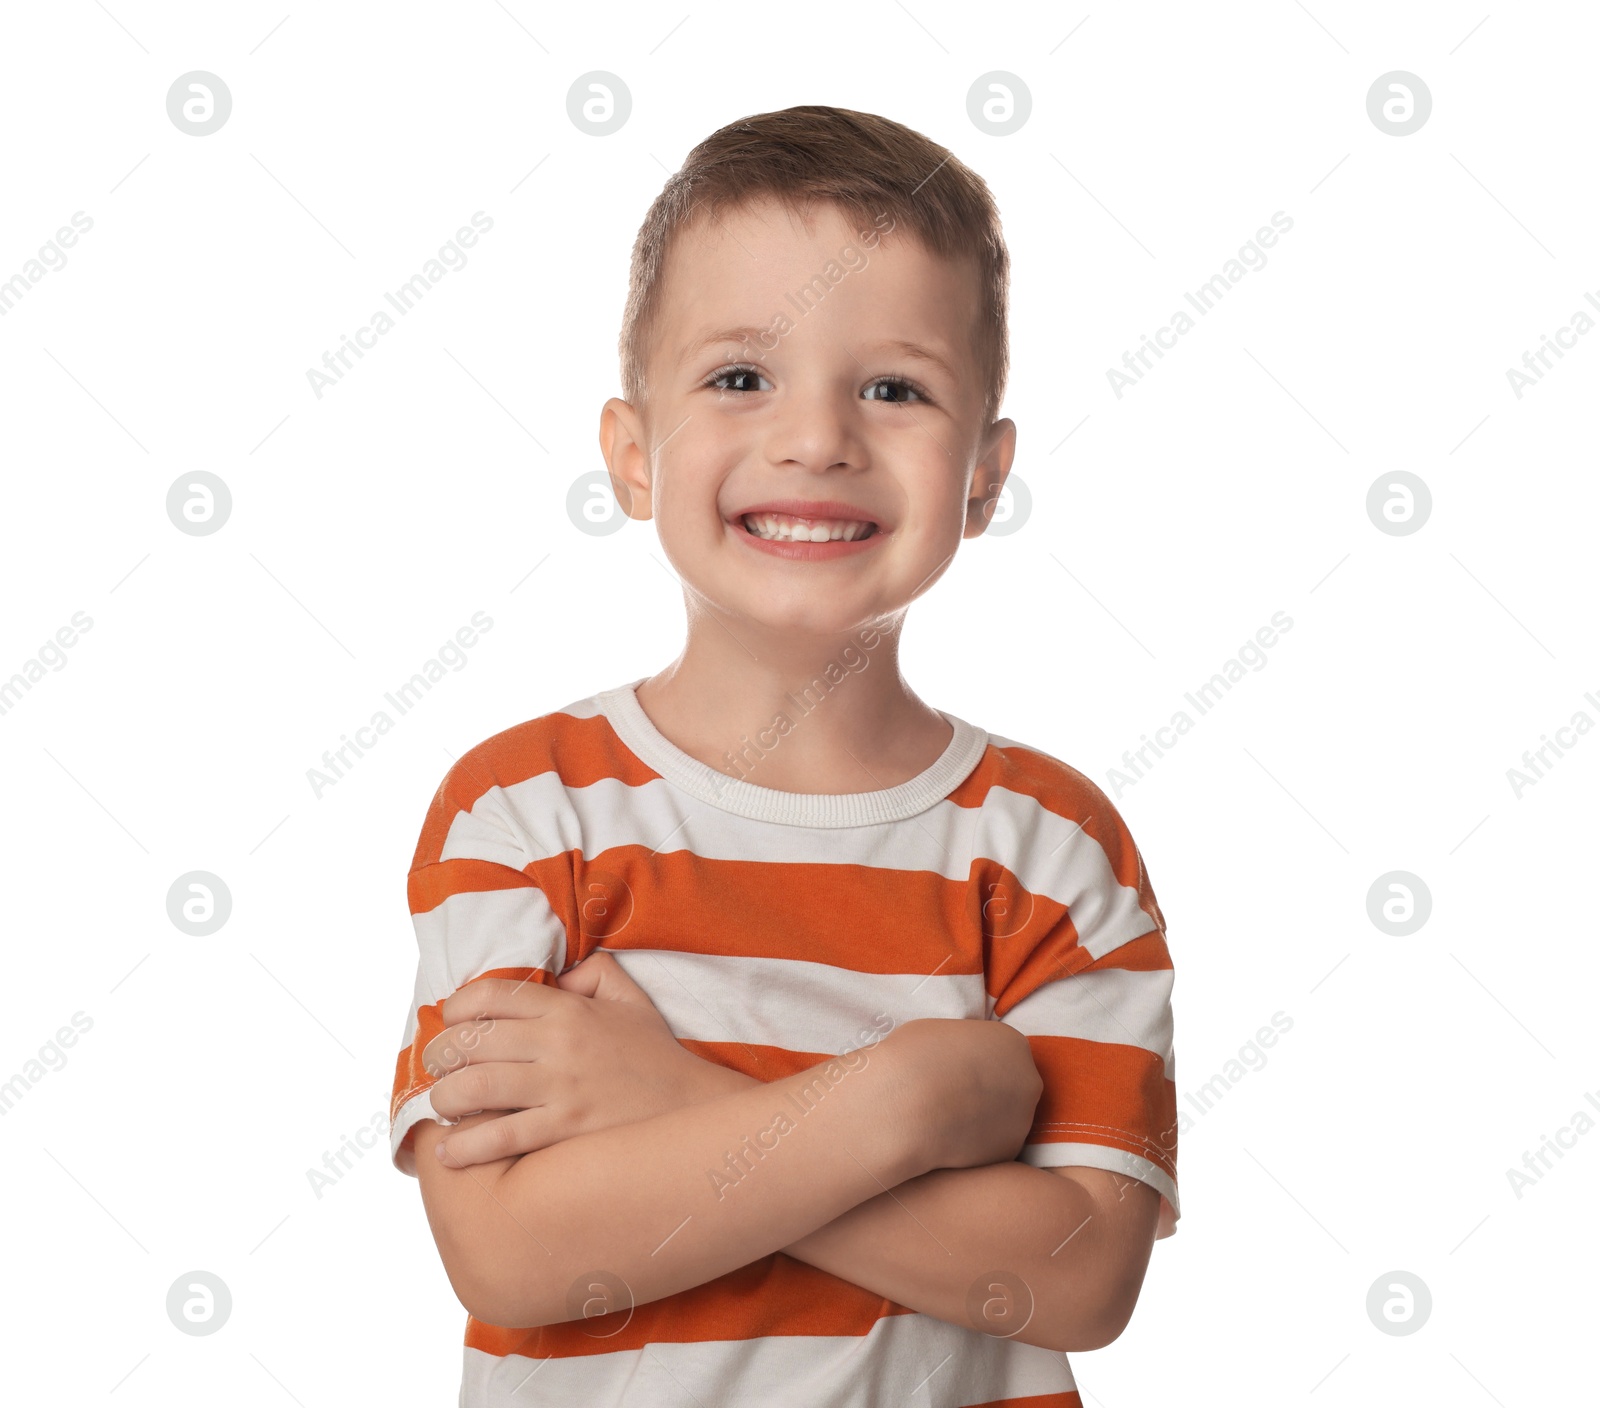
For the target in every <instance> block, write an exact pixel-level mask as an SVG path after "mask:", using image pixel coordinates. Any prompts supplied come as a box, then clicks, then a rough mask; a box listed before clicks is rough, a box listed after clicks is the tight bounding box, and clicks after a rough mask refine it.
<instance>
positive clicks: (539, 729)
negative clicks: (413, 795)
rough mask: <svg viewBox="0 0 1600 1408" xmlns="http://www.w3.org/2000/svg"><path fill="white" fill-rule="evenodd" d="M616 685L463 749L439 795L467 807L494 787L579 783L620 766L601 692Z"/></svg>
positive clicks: (613, 690) (610, 691)
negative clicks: (543, 780)
mask: <svg viewBox="0 0 1600 1408" xmlns="http://www.w3.org/2000/svg"><path fill="white" fill-rule="evenodd" d="M619 688H627V686H615V687H612V688H608V689H603V690H596V691H595V692H594V693H593V694H587V695H585V696H583V697H582V698H581V699H574V700H572V701H571V702H570V703H567V704H563V705H562V706H561V707H560V708H557V709H551V710H549V711H548V712H547V713H543V714H540V715H538V716H537V717H535V718H531V719H525V720H524V721H523V722H521V723H518V724H512V725H511V727H510V728H505V729H502V730H501V731H500V732H499V733H495V734H491V735H490V736H489V737H488V738H485V739H484V740H483V741H482V742H480V743H476V744H474V745H473V746H472V747H471V748H469V749H467V751H466V752H465V753H463V754H462V755H461V756H460V757H459V758H458V759H456V761H455V763H454V764H453V765H452V766H451V768H450V770H449V771H448V772H447V773H446V774H445V776H444V780H443V781H442V782H441V783H440V784H439V799H440V800H441V801H447V802H449V803H450V804H452V805H454V806H456V807H459V808H462V809H464V810H470V809H471V807H472V804H473V802H474V801H475V800H476V799H477V798H478V797H481V796H482V795H483V794H484V793H485V792H489V791H491V790H494V789H496V788H498V789H501V790H510V789H512V788H516V787H519V786H521V785H522V784H524V783H528V782H530V781H533V780H535V779H538V778H543V777H549V778H550V779H551V780H553V781H557V782H559V783H560V784H561V785H562V786H566V787H582V786H585V785H587V783H589V782H593V781H596V780H598V779H599V778H603V777H617V776H619V775H620V774H621V773H622V772H623V771H625V769H626V765H627V764H626V754H625V751H624V750H622V749H620V748H619V747H618V746H617V738H616V733H615V731H614V730H613V729H612V727H611V724H610V722H609V720H608V719H607V717H606V713H605V707H604V706H605V701H606V698H607V696H610V695H614V694H615V693H616V692H617V690H618V689H619Z"/></svg>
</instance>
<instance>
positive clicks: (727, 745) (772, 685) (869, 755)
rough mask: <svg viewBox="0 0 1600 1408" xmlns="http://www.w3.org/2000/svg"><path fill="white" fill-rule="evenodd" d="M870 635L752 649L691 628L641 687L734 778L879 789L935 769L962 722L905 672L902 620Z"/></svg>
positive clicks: (703, 758) (670, 734) (675, 736)
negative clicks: (834, 643) (924, 696)
mask: <svg viewBox="0 0 1600 1408" xmlns="http://www.w3.org/2000/svg"><path fill="white" fill-rule="evenodd" d="M715 629H717V630H718V631H719V633H722V632H721V628H720V627H715ZM866 639H868V640H871V641H873V644H872V645H871V647H870V648H866V647H864V646H863V645H862V644H861V637H860V636H853V637H846V638H843V639H842V640H841V641H840V642H839V643H838V648H837V649H834V650H831V651H828V650H824V651H822V652H818V651H817V649H816V648H815V646H816V642H815V641H814V640H813V641H809V642H797V641H794V640H791V641H789V642H787V643H782V644H779V645H777V646H774V647H771V648H769V650H768V651H767V653H766V654H765V655H764V656H763V658H761V659H753V658H752V656H751V653H750V651H749V650H748V649H747V648H746V647H745V646H744V645H741V644H740V643H739V642H738V641H736V640H734V639H733V638H732V637H731V636H727V637H726V639H725V641H724V643H723V644H722V645H718V644H717V643H715V642H713V641H711V640H710V638H709V637H707V636H705V635H704V634H703V633H702V634H701V635H700V636H699V637H698V639H696V638H695V637H694V636H693V635H691V639H690V643H689V645H688V646H686V647H685V649H684V652H683V654H682V655H680V656H679V657H678V659H676V660H675V661H673V663H672V664H670V665H669V666H667V667H666V669H664V670H662V671H660V672H659V673H657V674H655V675H653V676H651V677H650V678H649V679H647V680H645V681H644V682H643V683H642V684H640V685H639V687H638V689H637V691H636V695H637V698H638V700H639V704H640V707H641V708H643V710H644V712H645V715H646V716H647V717H648V718H649V720H650V722H651V723H652V724H654V725H655V727H656V730H657V732H659V733H660V734H661V735H662V736H663V737H665V738H666V739H667V740H668V742H670V743H672V744H674V745H675V746H676V747H678V748H680V749H682V750H683V751H684V752H685V753H687V754H688V755H689V756H690V757H692V758H694V759H696V760H697V761H699V762H702V763H705V764H706V765H707V766H708V767H711V768H715V769H716V770H717V771H718V772H719V773H721V774H723V776H725V777H731V778H735V779H737V780H739V781H742V782H748V783H750V784H751V785H753V786H756V787H768V788H772V789H774V790H776V791H779V792H803V793H841V792H878V791H882V790H884V789H885V788H889V787H897V786H899V785H900V784H901V783H903V782H908V781H910V780H911V779H912V778H914V777H916V776H917V775H918V774H919V773H922V772H925V771H927V769H928V768H930V767H931V766H932V765H933V764H934V763H935V762H936V761H937V760H938V758H939V755H940V754H941V753H943V752H944V750H945V748H946V747H947V746H948V745H949V743H950V740H951V738H952V736H953V734H954V730H953V729H952V728H951V726H950V725H949V723H947V722H946V721H945V719H944V717H943V716H942V715H941V714H940V713H939V712H938V711H937V710H936V709H932V708H930V707H929V706H928V705H926V704H924V703H923V702H922V700H920V699H918V698H917V696H916V695H915V694H913V693H912V691H911V687H910V686H909V685H908V684H907V683H906V681H905V680H904V678H902V676H901V674H900V668H899V643H900V642H899V633H898V630H896V631H895V632H894V633H892V634H890V633H887V632H882V631H880V632H878V633H877V634H876V635H873V634H872V633H870V632H869V633H867V634H866ZM780 715H781V716H782V717H783V719H786V720H787V723H784V722H781V721H779V716H780Z"/></svg>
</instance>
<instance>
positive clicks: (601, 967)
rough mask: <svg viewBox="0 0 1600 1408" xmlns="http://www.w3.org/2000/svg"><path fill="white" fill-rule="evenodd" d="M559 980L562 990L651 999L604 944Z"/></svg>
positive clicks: (618, 998)
mask: <svg viewBox="0 0 1600 1408" xmlns="http://www.w3.org/2000/svg"><path fill="white" fill-rule="evenodd" d="M556 983H557V985H558V986H559V987H560V988H561V989H562V991H564V992H571V993H576V994H578V996H580V997H593V998H599V999H601V1000H603V1001H612V1002H644V1003H648V1002H650V998H649V995H648V994H647V993H646V992H645V990H644V989H643V988H642V987H640V986H639V985H638V983H636V982H634V980H633V979H632V978H630V977H629V976H628V974H627V972H626V971H625V970H624V969H623V966H622V965H621V964H620V963H618V962H617V960H616V959H615V958H614V957H612V955H611V954H610V953H608V952H607V951H606V950H605V949H603V948H597V949H596V950H595V951H594V952H593V953H591V954H590V955H589V956H588V957H587V958H586V959H584V960H583V962H582V963H580V964H578V965H577V967H575V968H569V969H568V970H567V971H566V972H565V973H563V974H562V975H561V976H560V977H559V978H557V979H556ZM651 1005H654V1004H651Z"/></svg>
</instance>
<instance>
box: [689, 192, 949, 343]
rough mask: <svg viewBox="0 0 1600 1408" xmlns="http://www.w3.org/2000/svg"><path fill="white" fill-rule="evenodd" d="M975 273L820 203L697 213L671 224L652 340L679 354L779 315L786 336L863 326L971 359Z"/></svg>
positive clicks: (769, 203)
mask: <svg viewBox="0 0 1600 1408" xmlns="http://www.w3.org/2000/svg"><path fill="white" fill-rule="evenodd" d="M883 223H884V224H888V220H887V218H885V219H884V221H883ZM863 236H865V238H863ZM869 241H871V243H869ZM976 274H977V267H976V261H974V260H961V261H952V260H949V259H945V258H943V257H941V256H939V255H936V254H934V253H932V252H931V251H929V250H928V249H927V248H926V247H925V246H924V245H923V244H922V242H921V241H920V240H918V239H917V238H916V237H915V236H914V235H912V234H911V233H910V232H909V231H908V230H901V229H896V230H891V232H890V233H888V234H884V233H883V230H882V228H881V227H877V226H874V224H873V222H872V221H870V220H866V219H863V218H861V217H859V216H857V215H854V214H851V213H850V212H848V211H845V210H842V209H841V208H840V207H838V206H836V205H833V204H831V203H828V202H825V201H818V202H816V203H815V204H814V205H812V206H811V208H810V209H809V210H808V211H807V212H806V214H805V215H804V216H802V215H801V214H800V213H799V212H797V211H793V210H791V209H789V208H788V207H787V206H786V205H784V204H783V203H781V202H778V201H774V200H763V201H759V202H754V203H751V204H746V205H740V206H737V207H729V208H726V209H723V210H719V211H716V212H715V213H714V214H713V213H710V212H705V213H702V214H700V215H698V216H697V217H695V219H694V220H693V221H692V222H691V223H690V224H689V225H687V226H685V227H684V228H682V229H681V230H679V232H678V234H677V236H676V238H675V239H674V241H673V243H672V247H671V250H670V252H669V255H668V259H667V263H666V267H665V269H664V270H663V288H662V291H661V294H662V296H661V305H660V317H661V324H660V325H661V328H662V333H663V336H662V338H661V345H662V346H663V347H664V348H665V349H669V350H670V352H671V354H672V355H674V356H677V355H679V354H681V353H683V352H684V351H685V350H687V349H688V348H690V347H692V346H694V345H695V344H697V343H698V342H700V341H701V340H702V339H704V338H705V337H706V336H707V335H709V334H712V333H714V332H716V331H717V330H719V329H725V328H735V327H758V328H768V327H771V326H772V324H773V323H774V321H775V320H777V319H778V318H779V317H787V318H788V319H789V320H790V321H791V322H792V323H793V324H794V329H795V332H794V334H793V335H796V336H798V335H799V334H800V333H801V332H803V331H806V330H807V329H808V325H809V327H810V329H811V330H814V331H815V332H817V333H819V334H831V335H838V334H841V333H843V332H845V331H850V332H852V333H854V334H859V333H861V332H862V331H864V330H866V329H868V328H870V329H873V330H875V331H881V334H882V335H883V336H885V337H889V338H902V339H905V340H907V341H917V342H932V343H939V344H943V345H944V347H946V348H947V349H949V350H950V352H951V353H952V354H959V355H961V356H970V354H971V343H972V336H973V329H974V328H975V326H976V321H977V317H978V314H979V297H978V286H977V277H976ZM801 295H805V297H803V298H802V297H801ZM819 295H820V296H819ZM807 308H809V311H803V310H806V309H807Z"/></svg>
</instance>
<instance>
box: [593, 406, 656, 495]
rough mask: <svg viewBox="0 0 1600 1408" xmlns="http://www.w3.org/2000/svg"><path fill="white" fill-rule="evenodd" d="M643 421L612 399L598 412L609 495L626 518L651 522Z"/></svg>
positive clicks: (629, 409)
mask: <svg viewBox="0 0 1600 1408" xmlns="http://www.w3.org/2000/svg"><path fill="white" fill-rule="evenodd" d="M648 443H649V440H648V433H647V430H646V427H645V424H644V421H643V419H642V418H641V417H640V415H639V413H638V412H637V411H636V410H634V408H633V407H632V406H630V405H629V404H628V403H627V402H626V401H624V400H621V399H620V398H619V397H616V396H613V397H612V398H611V399H610V400H609V401H607V402H606V403H605V405H604V406H602V407H601V408H600V454H601V455H602V456H603V457H604V459H605V462H606V468H607V470H609V471H610V474H611V491H612V493H614V494H615V495H616V496H617V502H618V503H619V504H620V505H621V506H622V511H623V512H624V513H625V514H627V515H628V517H629V518H633V519H637V520H639V521H640V522H645V521H647V520H648V519H649V518H650V498H651V496H650V456H649V454H648V452H647V450H646V446H647V445H648Z"/></svg>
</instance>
